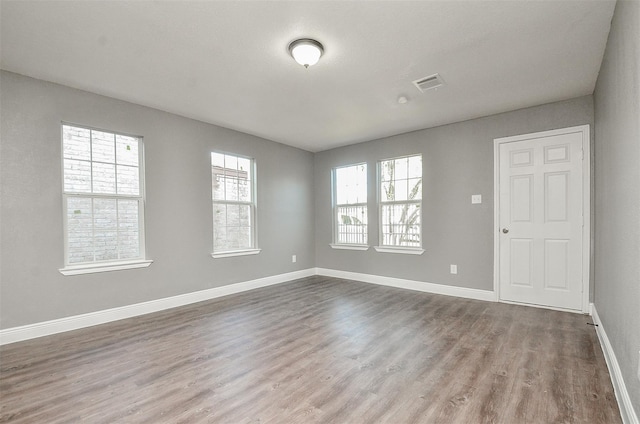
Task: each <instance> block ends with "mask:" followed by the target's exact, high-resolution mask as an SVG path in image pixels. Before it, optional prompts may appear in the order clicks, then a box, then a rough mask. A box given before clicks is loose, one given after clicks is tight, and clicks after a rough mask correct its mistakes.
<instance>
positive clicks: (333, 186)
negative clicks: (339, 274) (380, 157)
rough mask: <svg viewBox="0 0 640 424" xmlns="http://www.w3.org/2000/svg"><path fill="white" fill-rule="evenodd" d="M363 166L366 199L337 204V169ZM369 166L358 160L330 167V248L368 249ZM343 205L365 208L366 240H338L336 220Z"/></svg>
mask: <svg viewBox="0 0 640 424" xmlns="http://www.w3.org/2000/svg"><path fill="white" fill-rule="evenodd" d="M363 165H364V167H365V172H364V174H365V179H364V181H365V184H366V186H367V191H366V196H367V197H366V200H365V201H364V202H359V203H344V204H343V203H341V204H338V175H337V171H338V170H339V169H344V168H352V167H358V166H363ZM368 177H369V167H368V164H367V162H359V163H354V164H348V165H341V166H336V167H334V168H332V169H331V206H332V207H331V210H332V223H333V237H332V243H330V244H329V246H331V248H333V249H344V250H368V249H369V217H368V215H369V205H368V203H369V178H368ZM345 206H351V207H364V208H365V214H366V215H367V224H366V232H365V238H366V242H365V243H342V242H340V241H339V239H340V238H339V228H340V224H339V220H338V208H340V207H345Z"/></svg>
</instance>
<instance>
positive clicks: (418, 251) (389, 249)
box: [373, 246, 424, 255]
mask: <svg viewBox="0 0 640 424" xmlns="http://www.w3.org/2000/svg"><path fill="white" fill-rule="evenodd" d="M373 248H374V249H376V252H380V253H401V254H404V255H422V254H423V253H424V249H422V248H418V247H393V246H373Z"/></svg>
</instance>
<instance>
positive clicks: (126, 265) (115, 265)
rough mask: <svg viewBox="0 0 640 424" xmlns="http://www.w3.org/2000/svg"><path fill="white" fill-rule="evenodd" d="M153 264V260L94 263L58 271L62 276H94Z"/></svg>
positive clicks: (72, 266)
mask: <svg viewBox="0 0 640 424" xmlns="http://www.w3.org/2000/svg"><path fill="white" fill-rule="evenodd" d="M152 263H153V261H152V260H145V259H141V260H135V261H124V262H108V263H99V262H97V263H96V262H92V263H90V264H82V265H71V266H67V267H64V268H60V269H59V270H58V271H60V274H62V275H80V274H94V273H97V272H109V271H120V270H123V269H136V268H147V267H148V266H149V265H151V264H152Z"/></svg>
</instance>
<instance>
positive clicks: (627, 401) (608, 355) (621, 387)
mask: <svg viewBox="0 0 640 424" xmlns="http://www.w3.org/2000/svg"><path fill="white" fill-rule="evenodd" d="M592 311H593V314H592V316H593V323H594V324H596V334H598V339H599V340H600V346H601V347H602V352H603V353H604V359H605V361H606V362H607V367H608V368H609V374H610V375H611V383H612V384H613V391H614V392H615V394H616V400H617V401H618V407H619V408H620V415H621V417H622V422H623V423H624V424H640V421H639V420H638V415H636V412H635V411H634V409H633V404H632V403H631V397H630V396H629V392H628V391H627V387H626V386H625V384H624V378H623V377H622V371H621V370H620V365H618V360H617V359H616V354H615V352H614V350H613V347H612V346H611V342H609V337H607V333H606V332H605V331H604V327H603V326H602V321H600V317H599V316H598V312H597V310H596V305H593V304H592ZM629 377H630V378H634V377H633V376H631V375H630V376H629Z"/></svg>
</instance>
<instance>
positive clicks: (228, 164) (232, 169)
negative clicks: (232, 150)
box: [224, 155, 238, 177]
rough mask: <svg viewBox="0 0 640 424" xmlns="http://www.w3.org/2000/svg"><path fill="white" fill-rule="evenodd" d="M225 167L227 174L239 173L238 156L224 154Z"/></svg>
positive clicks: (235, 174) (234, 174)
mask: <svg viewBox="0 0 640 424" xmlns="http://www.w3.org/2000/svg"><path fill="white" fill-rule="evenodd" d="M224 168H225V171H227V175H233V176H234V177H235V176H237V175H238V158H237V157H235V156H231V155H224Z"/></svg>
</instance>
